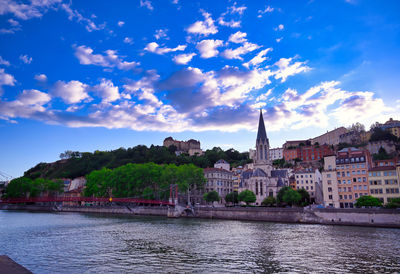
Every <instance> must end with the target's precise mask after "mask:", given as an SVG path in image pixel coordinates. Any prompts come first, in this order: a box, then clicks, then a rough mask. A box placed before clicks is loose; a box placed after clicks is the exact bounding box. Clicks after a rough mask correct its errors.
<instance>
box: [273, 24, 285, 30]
mask: <svg viewBox="0 0 400 274" xmlns="http://www.w3.org/2000/svg"><path fill="white" fill-rule="evenodd" d="M284 29H285V26H284V25H282V24H279V25H278V26H277V27H276V28H274V30H275V31H278V30H279V31H282V30H284Z"/></svg>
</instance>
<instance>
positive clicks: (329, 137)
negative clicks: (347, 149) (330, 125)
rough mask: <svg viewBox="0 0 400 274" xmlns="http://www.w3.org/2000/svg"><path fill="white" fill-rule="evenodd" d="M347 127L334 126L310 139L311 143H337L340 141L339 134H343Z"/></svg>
mask: <svg viewBox="0 0 400 274" xmlns="http://www.w3.org/2000/svg"><path fill="white" fill-rule="evenodd" d="M346 132H347V129H346V128H344V127H339V128H335V129H334V130H331V131H327V132H326V133H324V134H322V135H320V136H318V137H315V138H313V139H311V143H312V144H313V145H314V144H316V143H318V144H320V145H324V144H325V145H337V144H339V143H340V139H339V137H340V135H342V134H345V133H346Z"/></svg>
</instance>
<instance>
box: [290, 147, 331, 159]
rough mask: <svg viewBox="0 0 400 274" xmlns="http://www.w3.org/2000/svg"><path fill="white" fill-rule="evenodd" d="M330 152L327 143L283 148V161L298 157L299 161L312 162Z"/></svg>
mask: <svg viewBox="0 0 400 274" xmlns="http://www.w3.org/2000/svg"><path fill="white" fill-rule="evenodd" d="M332 153H333V151H332V149H331V147H330V146H329V145H313V146H298V147H296V148H289V149H284V151H283V156H284V159H285V161H292V160H295V159H299V160H300V161H301V162H313V161H319V160H321V159H323V158H324V157H325V156H327V155H331V154H332Z"/></svg>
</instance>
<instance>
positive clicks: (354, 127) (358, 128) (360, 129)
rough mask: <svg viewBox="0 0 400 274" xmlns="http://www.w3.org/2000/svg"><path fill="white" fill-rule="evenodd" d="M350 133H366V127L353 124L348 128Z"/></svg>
mask: <svg viewBox="0 0 400 274" xmlns="http://www.w3.org/2000/svg"><path fill="white" fill-rule="evenodd" d="M347 130H348V131H355V132H357V133H362V132H365V126H364V125H363V124H361V123H359V122H357V123H355V124H352V125H351V126H350V127H348V128H347Z"/></svg>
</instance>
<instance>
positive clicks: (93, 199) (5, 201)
mask: <svg viewBox="0 0 400 274" xmlns="http://www.w3.org/2000/svg"><path fill="white" fill-rule="evenodd" d="M62 202H84V203H91V202H115V203H126V204H128V203H131V204H145V205H164V206H175V204H174V203H173V202H172V201H159V200H149V199H139V198H102V197H101V198H100V197H38V198H6V199H2V200H0V204H22V203H62Z"/></svg>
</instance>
